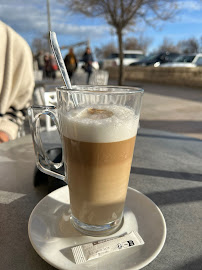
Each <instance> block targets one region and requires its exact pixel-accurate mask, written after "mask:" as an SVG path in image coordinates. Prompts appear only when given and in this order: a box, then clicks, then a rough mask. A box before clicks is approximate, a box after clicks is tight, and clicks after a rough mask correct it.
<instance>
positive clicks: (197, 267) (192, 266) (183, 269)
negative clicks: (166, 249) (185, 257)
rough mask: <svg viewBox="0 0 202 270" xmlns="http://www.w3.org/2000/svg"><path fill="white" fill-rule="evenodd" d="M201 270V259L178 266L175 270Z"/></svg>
mask: <svg viewBox="0 0 202 270" xmlns="http://www.w3.org/2000/svg"><path fill="white" fill-rule="evenodd" d="M201 269H202V257H200V258H196V259H195V260H193V261H191V262H188V263H185V264H184V265H181V266H179V267H178V268H176V269H175V270H201Z"/></svg>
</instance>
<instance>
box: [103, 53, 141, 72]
mask: <svg viewBox="0 0 202 270" xmlns="http://www.w3.org/2000/svg"><path fill="white" fill-rule="evenodd" d="M144 56H145V55H144V53H143V51H138V50H125V51H123V65H124V66H129V65H130V64H131V63H134V62H137V61H140V60H141V59H142V58H143V57H144ZM119 63H120V60H119V53H112V54H111V55H110V56H109V57H108V58H107V59H104V60H103V68H106V67H113V66H119Z"/></svg>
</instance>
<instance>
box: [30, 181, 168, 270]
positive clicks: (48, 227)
mask: <svg viewBox="0 0 202 270" xmlns="http://www.w3.org/2000/svg"><path fill="white" fill-rule="evenodd" d="M69 212H70V208H69V189H68V186H65V187H62V188H60V189H57V190H55V191H54V192H52V193H50V194H49V195H47V196H46V197H45V198H43V199H42V200H41V201H40V202H39V203H38V204H37V206H36V207H35V208H34V210H33V211H32V214H31V216H30V219H29V224H28V233H29V238H30V241H31V243H32V245H33V247H34V249H35V250H36V252H37V253H38V254H39V256H41V257H42V258H43V259H44V260H45V261H46V262H48V263H49V264H51V265H52V266H54V267H56V268H58V269H64V270H69V269H71V270H74V269H75V270H81V269H82V270H85V269H88V270H91V269H105V270H113V269H116V270H126V269H134V270H137V269H141V268H143V267H144V266H146V265H147V264H149V263H150V262H151V261H153V260H154V259H155V258H156V256H157V255H158V254H159V252H160V251H161V249H162V247H163V245H164V243H165V239H166V223H165V220H164V217H163V215H162V213H161V211H160V210H159V208H158V207H157V206H156V205H155V204H154V203H153V202H152V201H151V200H150V199H149V198H148V197H146V196H145V195H143V194H142V193H140V192H138V191H137V190H135V189H132V188H128V193H127V199H126V204H125V211H124V222H123V226H122V227H121V229H120V230H119V231H118V232H116V233H114V234H113V235H110V236H108V237H109V238H110V237H113V236H116V235H121V234H123V233H125V232H127V233H129V232H131V231H134V230H136V231H138V232H139V234H140V235H141V237H142V238H143V240H144V242H145V244H144V245H142V246H138V247H133V248H129V249H126V250H122V251H118V252H114V253H112V254H110V255H106V256H103V257H101V258H99V259H95V260H91V261H88V262H86V263H83V264H79V265H78V264H75V262H74V258H73V255H72V252H71V247H73V246H76V245H80V244H82V243H87V242H92V241H96V240H99V239H103V238H107V237H91V236H86V235H82V234H81V233H80V232H78V231H76V229H74V228H73V226H72V225H71V223H70V219H69Z"/></svg>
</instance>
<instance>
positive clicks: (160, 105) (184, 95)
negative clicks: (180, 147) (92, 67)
mask: <svg viewBox="0 0 202 270" xmlns="http://www.w3.org/2000/svg"><path fill="white" fill-rule="evenodd" d="M109 84H111V85H116V81H112V80H110V81H109ZM124 85H128V86H129V85H130V86H138V87H141V88H143V89H144V90H145V93H144V97H143V104H142V110H141V116H140V125H141V127H143V128H150V129H156V130H163V131H170V132H174V133H179V134H183V135H186V136H191V137H195V138H199V139H202V89H199V88H191V87H180V86H169V85H158V84H151V83H135V82H132V81H126V82H125V83H124Z"/></svg>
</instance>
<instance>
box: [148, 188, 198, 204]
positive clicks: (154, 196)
mask: <svg viewBox="0 0 202 270" xmlns="http://www.w3.org/2000/svg"><path fill="white" fill-rule="evenodd" d="M201 194H202V187H195V188H185V189H179V190H169V191H160V192H152V193H145V195H147V196H148V197H149V198H150V199H151V200H153V201H155V203H157V204H158V205H165V204H177V203H186V202H196V201H202V197H201Z"/></svg>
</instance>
